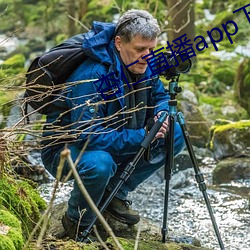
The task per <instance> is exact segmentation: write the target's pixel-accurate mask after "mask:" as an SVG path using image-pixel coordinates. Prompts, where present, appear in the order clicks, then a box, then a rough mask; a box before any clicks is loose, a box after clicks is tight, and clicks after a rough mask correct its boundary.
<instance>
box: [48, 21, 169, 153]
mask: <svg viewBox="0 0 250 250" xmlns="http://www.w3.org/2000/svg"><path fill="white" fill-rule="evenodd" d="M114 31H115V25H114V24H111V23H101V22H94V23H93V27H92V29H91V30H90V31H89V32H88V33H86V35H85V39H84V41H83V48H84V50H85V53H86V55H87V56H88V59H86V60H85V61H84V62H83V63H82V64H81V65H80V66H79V67H78V68H77V69H76V70H75V71H74V72H73V73H72V75H71V76H70V77H69V79H68V80H67V83H68V87H67V89H65V90H64V91H63V99H64V101H63V102H62V101H57V102H56V103H55V106H56V107H55V108H54V109H53V111H52V112H51V113H50V114H49V115H48V116H47V123H49V124H53V125H54V126H59V127H63V134H64V135H63V136H62V137H63V138H66V137H69V138H70V139H71V140H73V141H74V143H77V144H78V145H79V147H83V145H84V143H86V141H87V139H88V147H87V149H88V150H104V151H107V152H109V153H111V154H113V155H124V154H132V153H135V152H136V151H137V150H138V149H139V148H140V143H141V142H142V140H143V139H144V137H145V133H146V132H145V130H144V128H143V127H141V128H139V129H127V128H125V127H124V112H123V111H124V108H125V100H124V88H123V85H124V82H123V80H122V77H121V75H122V74H121V62H120V61H119V59H118V57H117V55H116V53H114V50H115V47H114V41H113V40H114V39H113V38H114ZM112 73H115V76H116V79H117V82H118V86H119V88H120V92H118V91H116V92H115V93H116V94H115V96H113V97H112V98H111V99H107V101H104V99H103V97H102V95H101V91H102V90H103V89H105V88H107V87H109V86H108V85H107V83H106V82H104V83H103V82H102V83H101V81H98V80H100V78H101V77H102V76H107V75H108V74H112ZM145 74H146V76H149V78H150V75H151V74H152V73H151V71H150V69H149V67H148V69H147V71H146V73H145ZM83 80H86V81H83ZM78 81H82V82H81V83H79V82H78ZM110 84H111V85H112V84H113V82H110ZM147 86H148V87H149V89H148V90H147V96H148V98H147V100H148V103H147V106H148V107H153V109H151V110H152V111H153V112H152V114H151V116H152V115H155V114H157V113H158V112H159V111H162V110H166V111H168V100H169V95H168V93H166V92H165V90H164V87H163V84H162V82H161V81H160V80H159V77H154V78H152V79H150V80H148V81H147ZM65 105H66V109H67V110H69V111H66V112H62V111H61V109H64V108H65ZM149 110H150V109H149ZM148 113H150V112H148ZM57 130H58V129H57ZM57 133H59V134H60V132H57ZM65 133H66V134H67V136H66V134H65ZM52 134H54V135H56V133H55V132H45V135H52ZM52 136H53V135H52Z"/></svg>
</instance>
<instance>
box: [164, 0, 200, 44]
mask: <svg viewBox="0 0 250 250" xmlns="http://www.w3.org/2000/svg"><path fill="white" fill-rule="evenodd" d="M194 4H195V0H187V1H186V0H185V1H184V0H179V1H176V0H167V5H168V9H169V25H168V32H167V34H168V41H169V42H170V43H172V41H173V40H174V39H176V38H178V37H180V36H182V35H184V34H187V38H188V39H191V41H193V40H194V38H195V25H194V21H195V13H194Z"/></svg>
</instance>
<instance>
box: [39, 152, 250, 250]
mask: <svg viewBox="0 0 250 250" xmlns="http://www.w3.org/2000/svg"><path fill="white" fill-rule="evenodd" d="M215 164H216V163H215V162H214V160H213V159H212V158H210V157H206V158H204V159H203V160H202V162H201V166H200V169H201V172H202V173H203V176H204V178H205V183H206V186H207V194H208V197H209V201H210V203H211V206H212V209H213V213H214V216H215V219H216V222H217V224H218V227H219V232H220V234H221V237H222V241H223V243H224V245H225V249H226V250H250V200H249V192H250V180H244V181H243V180H239V181H233V182H231V183H229V184H221V185H216V186H214V185H212V170H213V168H214V167H215ZM162 176H163V175H162V171H158V172H157V173H155V174H154V175H153V176H151V177H150V178H149V179H148V180H147V181H146V182H144V183H143V184H141V185H140V186H139V187H138V188H137V190H136V192H133V193H131V194H130V196H129V198H130V199H131V200H132V201H133V205H132V208H133V209H136V210H137V211H139V213H140V215H141V216H142V217H145V218H147V219H149V220H150V221H151V222H152V223H153V224H155V225H157V226H159V232H160V229H161V227H162V218H163V213H164V194H165V180H164V179H163V178H162ZM53 184H54V182H50V183H46V184H42V185H41V186H40V187H39V190H40V193H41V195H42V197H43V198H44V199H45V200H46V201H49V199H50V197H51V190H52V189H53ZM71 188H72V182H68V183H67V184H66V185H65V184H64V185H63V187H61V188H60V190H59V191H58V193H57V197H56V200H55V203H60V202H62V201H65V200H67V199H68V198H69V194H70V191H71ZM167 225H168V228H169V232H170V233H171V232H173V234H174V235H175V236H177V237H176V238H185V237H191V238H196V239H198V240H199V241H200V242H201V245H202V246H203V247H208V248H211V249H214V250H219V249H220V247H219V244H218V240H217V237H216V235H215V233H214V229H213V225H212V222H211V219H210V216H209V213H208V211H207V208H206V204H205V201H204V198H203V195H202V192H201V191H200V190H199V188H198V187H197V183H196V180H195V177H194V170H193V168H187V169H185V170H181V171H178V172H176V173H174V174H173V176H172V178H171V180H170V192H169V203H168V223H167Z"/></svg>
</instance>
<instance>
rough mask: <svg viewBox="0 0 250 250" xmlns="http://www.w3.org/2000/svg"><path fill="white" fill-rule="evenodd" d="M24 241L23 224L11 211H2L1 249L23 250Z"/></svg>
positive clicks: (0, 217)
mask: <svg viewBox="0 0 250 250" xmlns="http://www.w3.org/2000/svg"><path fill="white" fill-rule="evenodd" d="M23 244H24V239H23V236H22V228H21V223H20V221H19V220H18V219H17V217H16V216H14V215H13V214H11V213H10V212H9V211H7V210H4V209H0V249H4V250H19V249H22V246H23Z"/></svg>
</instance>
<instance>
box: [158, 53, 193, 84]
mask: <svg viewBox="0 0 250 250" xmlns="http://www.w3.org/2000/svg"><path fill="white" fill-rule="evenodd" d="M163 54H164V57H165V58H166V60H167V63H168V65H169V66H171V67H168V68H166V62H163V61H162V62H161V63H159V64H158V65H157V68H158V69H161V68H163V69H164V68H166V70H161V72H160V73H159V75H162V76H164V77H165V78H166V79H167V80H171V79H173V78H175V77H178V76H179V75H180V74H185V73H188V72H189V70H190V69H191V67H192V61H191V59H190V58H187V59H185V60H184V61H183V58H186V57H187V56H186V53H181V54H176V55H173V54H172V53H171V52H164V53H163Z"/></svg>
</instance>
